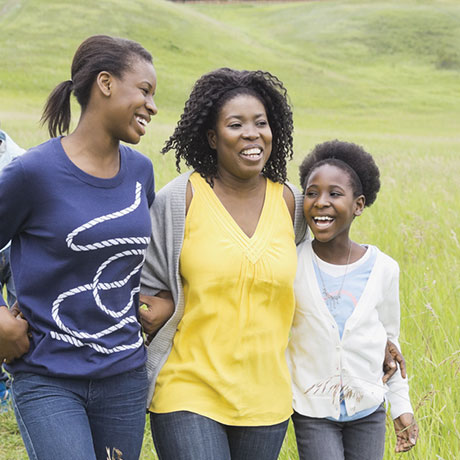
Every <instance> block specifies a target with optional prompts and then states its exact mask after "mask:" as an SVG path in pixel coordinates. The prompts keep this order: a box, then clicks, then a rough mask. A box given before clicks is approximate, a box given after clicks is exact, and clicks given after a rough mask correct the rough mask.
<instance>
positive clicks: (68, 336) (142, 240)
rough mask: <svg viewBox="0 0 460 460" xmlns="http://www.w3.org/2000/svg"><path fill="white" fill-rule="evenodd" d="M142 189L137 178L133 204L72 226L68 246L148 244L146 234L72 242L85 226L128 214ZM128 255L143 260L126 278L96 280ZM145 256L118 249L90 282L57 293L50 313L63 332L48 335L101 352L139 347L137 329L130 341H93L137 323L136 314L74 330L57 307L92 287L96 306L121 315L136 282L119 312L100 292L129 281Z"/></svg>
mask: <svg viewBox="0 0 460 460" xmlns="http://www.w3.org/2000/svg"><path fill="white" fill-rule="evenodd" d="M141 192H142V185H141V184H140V183H139V182H136V192H135V198H134V202H133V204H132V205H130V206H128V207H127V208H125V209H122V210H121V211H116V212H113V213H111V214H107V215H105V216H101V217H96V218H95V219H92V220H90V221H89V222H87V223H86V224H83V225H81V226H80V227H78V228H76V229H75V230H73V231H72V232H71V233H69V234H68V235H67V238H66V243H67V246H68V247H69V248H70V249H72V250H73V251H77V252H78V251H95V250H98V249H101V248H106V247H109V246H117V245H125V244H133V245H139V244H142V245H144V244H148V242H149V238H148V237H130V238H113V239H109V240H105V241H100V242H96V243H92V244H87V245H77V244H74V243H73V240H74V238H75V237H76V236H77V235H78V234H80V233H82V232H84V231H85V230H88V229H90V228H92V227H94V226H96V225H98V224H100V223H102V222H106V221H109V220H113V219H118V218H120V217H123V216H126V215H127V214H129V213H131V212H133V211H134V210H136V209H137V208H138V207H139V204H140V203H141ZM130 256H141V257H142V260H141V262H140V263H139V264H137V265H136V267H134V268H133V269H132V270H131V272H130V273H129V274H128V275H127V276H126V277H125V278H123V279H121V280H116V281H112V282H111V283H101V282H100V281H99V280H100V277H101V275H102V273H103V272H104V270H105V269H106V268H107V267H108V266H109V265H110V264H111V263H112V262H114V261H116V260H118V259H121V258H123V257H130ZM144 259H145V249H127V250H125V251H122V252H119V253H117V254H115V255H113V256H112V257H110V258H109V259H107V260H106V261H105V262H104V263H102V264H101V265H100V266H99V267H98V269H97V270H96V274H95V275H94V278H93V281H92V282H91V283H88V284H83V285H81V286H77V287H75V288H72V289H70V290H68V291H66V292H63V293H62V294H60V295H59V296H58V297H57V299H56V300H55V301H54V302H53V308H52V310H51V314H52V316H53V319H54V321H55V322H56V325H57V326H58V327H59V329H60V330H61V331H62V332H63V333H58V332H55V331H51V337H52V338H53V339H55V340H61V341H64V342H67V343H70V344H72V345H74V346H75V347H84V346H88V347H91V348H93V349H94V350H96V351H98V352H99V353H104V354H112V353H117V352H120V351H125V350H129V349H135V348H138V347H140V346H141V345H142V343H143V338H142V336H141V333H140V331H139V333H138V340H137V341H136V342H135V343H132V344H129V345H118V346H115V347H112V348H107V347H103V346H102V345H99V344H98V343H95V342H93V341H94V340H97V339H100V338H101V337H104V336H106V335H109V334H112V333H113V332H115V331H117V330H119V329H122V328H123V327H124V326H125V325H127V324H129V323H136V322H137V318H136V317H135V316H133V315H130V316H127V317H125V318H123V319H121V320H120V321H119V322H117V323H116V324H114V325H113V326H110V327H108V328H106V329H103V330H102V331H99V332H97V333H94V334H90V333H87V332H82V331H76V330H74V329H71V328H69V327H67V326H66V325H65V324H64V323H63V321H62V320H61V317H60V315H59V309H60V307H61V304H62V302H64V300H65V299H67V298H69V297H71V296H74V295H78V294H80V293H82V292H85V291H92V294H93V298H94V301H95V302H96V305H97V306H98V308H99V309H100V310H102V311H103V312H104V313H105V314H106V315H108V316H111V317H112V318H122V317H123V316H125V314H126V313H127V312H128V311H129V310H130V309H131V308H132V306H133V299H134V296H135V295H136V294H137V293H138V292H139V286H136V287H135V288H133V289H132V290H131V293H130V298H129V301H128V303H127V304H126V305H125V306H124V307H123V309H122V310H121V311H118V312H115V311H112V310H110V309H109V308H107V307H106V306H105V305H104V304H103V302H102V300H101V298H100V295H99V292H100V291H108V290H110V289H116V288H120V287H123V286H124V285H126V283H128V281H129V280H130V279H131V278H132V277H133V276H134V275H136V273H138V272H139V271H140V269H141V268H142V265H143V263H144ZM82 340H86V341H82Z"/></svg>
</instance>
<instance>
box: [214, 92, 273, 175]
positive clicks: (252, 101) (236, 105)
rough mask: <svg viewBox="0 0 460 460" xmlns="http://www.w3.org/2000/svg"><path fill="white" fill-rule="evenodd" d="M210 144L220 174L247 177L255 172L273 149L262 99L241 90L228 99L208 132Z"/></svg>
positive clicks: (258, 171)
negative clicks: (213, 126) (213, 150)
mask: <svg viewBox="0 0 460 460" xmlns="http://www.w3.org/2000/svg"><path fill="white" fill-rule="evenodd" d="M208 141H209V145H210V146H211V148H213V149H215V150H216V152H217V170H218V174H219V176H220V177H222V176H229V175H230V176H232V177H235V178H237V179H238V180H241V179H243V180H246V179H250V178H252V177H255V176H258V175H259V174H260V173H261V171H262V169H263V167H264V166H265V163H266V162H267V161H268V159H269V158H270V154H271V151H272V131H271V129H270V125H269V124H268V117H267V113H266V111H265V107H264V105H263V104H262V102H261V101H260V100H259V99H257V98H256V97H254V96H250V95H248V94H240V95H238V96H235V97H234V98H232V99H230V100H229V101H227V102H226V103H225V104H224V105H223V106H222V108H221V109H220V112H219V114H218V117H217V121H216V126H215V128H214V129H211V130H209V132H208Z"/></svg>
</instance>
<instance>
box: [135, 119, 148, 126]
mask: <svg viewBox="0 0 460 460" xmlns="http://www.w3.org/2000/svg"><path fill="white" fill-rule="evenodd" d="M136 120H137V121H138V123H140V124H141V125H142V126H147V120H146V119H145V118H142V117H136Z"/></svg>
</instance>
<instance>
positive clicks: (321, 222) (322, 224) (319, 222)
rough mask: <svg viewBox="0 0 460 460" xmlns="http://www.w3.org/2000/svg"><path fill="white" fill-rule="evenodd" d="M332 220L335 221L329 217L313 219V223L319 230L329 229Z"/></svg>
mask: <svg viewBox="0 0 460 460" xmlns="http://www.w3.org/2000/svg"><path fill="white" fill-rule="evenodd" d="M334 220H335V219H334V218H333V217H330V216H318V217H313V222H314V223H315V224H316V226H317V227H319V228H326V227H329V226H330V225H331V224H332V222H334Z"/></svg>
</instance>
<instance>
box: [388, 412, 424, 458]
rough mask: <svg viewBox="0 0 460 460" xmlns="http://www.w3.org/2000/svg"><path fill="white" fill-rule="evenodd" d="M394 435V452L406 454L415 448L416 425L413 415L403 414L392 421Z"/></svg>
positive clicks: (416, 437)
mask: <svg viewBox="0 0 460 460" xmlns="http://www.w3.org/2000/svg"><path fill="white" fill-rule="evenodd" d="M393 424H394V428H395V433H396V447H395V452H397V453H401V452H407V451H409V450H411V449H412V447H414V446H415V444H416V443H417V439H418V430H419V429H418V425H417V422H416V421H415V418H414V414H411V413H408V412H406V413H404V414H401V415H400V416H399V417H397V418H395V419H394V420H393Z"/></svg>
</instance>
